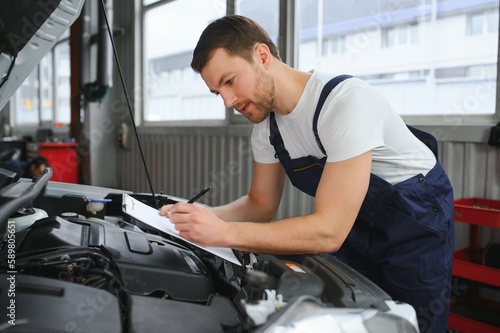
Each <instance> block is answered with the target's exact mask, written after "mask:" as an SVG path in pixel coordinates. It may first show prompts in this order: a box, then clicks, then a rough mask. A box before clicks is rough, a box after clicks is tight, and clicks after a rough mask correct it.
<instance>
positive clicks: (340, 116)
mask: <svg viewBox="0 0 500 333" xmlns="http://www.w3.org/2000/svg"><path fill="white" fill-rule="evenodd" d="M332 77H333V76H332V75H326V74H323V73H319V72H313V74H312V75H311V77H310V78H309V80H308V82H307V84H306V87H305V89H304V92H303V94H302V96H301V97H300V100H299V102H298V103H297V105H296V106H295V108H294V109H293V111H292V112H291V113H290V114H288V115H286V116H282V115H280V114H278V113H276V122H277V124H278V128H279V130H280V133H281V137H282V138H283V142H284V145H285V148H286V150H287V151H288V153H289V154H290V157H291V158H292V159H293V158H299V157H303V156H307V155H313V156H316V157H318V158H321V157H323V156H324V155H323V153H322V152H321V150H320V149H319V147H318V145H317V143H316V140H315V138H314V133H313V129H312V121H313V116H314V111H315V109H316V105H317V103H318V99H319V95H320V93H321V90H322V89H323V87H324V85H325V84H326V83H327V82H328V81H329V80H330V79H331V78H332ZM318 134H319V138H320V140H321V143H322V144H323V147H324V148H325V151H326V154H327V162H338V161H343V160H347V159H349V158H352V157H355V156H359V155H361V154H363V153H365V152H367V151H369V150H372V170H371V172H372V173H373V174H375V175H377V176H379V177H381V178H382V179H384V180H386V181H387V182H389V183H391V184H397V183H399V182H401V181H404V180H406V179H408V178H410V177H413V176H415V175H417V174H419V173H421V174H423V175H426V174H427V172H429V170H431V169H432V168H433V167H434V165H435V163H436V158H435V156H434V154H433V153H432V151H431V150H430V149H429V148H428V147H427V146H426V145H425V144H423V143H422V142H421V141H420V140H419V139H417V138H416V137H415V136H414V135H413V134H412V133H411V132H410V131H409V130H408V128H407V127H406V125H405V123H404V122H403V120H402V119H401V117H400V116H399V115H398V114H397V113H396V112H395V111H394V110H393V109H392V107H391V106H390V105H389V103H388V102H387V100H386V99H385V98H384V97H383V96H382V95H381V94H380V93H379V92H377V91H376V90H375V89H374V88H373V87H371V86H370V85H369V84H367V83H366V82H364V81H362V80H360V79H357V78H350V79H347V80H345V81H343V82H341V83H340V84H339V85H337V87H336V88H335V89H334V90H333V91H332V92H330V94H329V96H328V97H327V99H326V101H325V104H324V105H323V109H322V110H321V113H320V116H319V119H318ZM269 135H270V131H269V117H268V118H267V119H266V120H265V121H263V122H261V123H259V124H255V125H254V128H253V131H252V148H253V154H254V159H255V161H256V162H259V163H277V162H279V161H278V159H277V158H275V157H274V154H275V152H274V148H273V146H272V145H271V144H270V143H269Z"/></svg>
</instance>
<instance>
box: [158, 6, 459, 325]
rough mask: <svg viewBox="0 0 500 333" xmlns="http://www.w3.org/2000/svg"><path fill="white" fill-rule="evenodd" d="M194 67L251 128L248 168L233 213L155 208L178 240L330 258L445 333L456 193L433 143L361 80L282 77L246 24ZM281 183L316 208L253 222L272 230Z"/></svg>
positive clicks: (214, 27) (273, 52)
mask: <svg viewBox="0 0 500 333" xmlns="http://www.w3.org/2000/svg"><path fill="white" fill-rule="evenodd" d="M191 66H192V68H193V69H194V70H195V71H196V72H198V73H200V74H201V77H202V78H203V80H204V81H205V83H206V84H207V86H208V88H209V89H210V91H211V92H212V93H214V94H216V95H220V96H221V97H222V99H223V100H224V104H225V106H226V107H234V108H235V109H236V110H237V111H239V112H240V113H241V114H242V115H244V116H245V117H247V118H248V119H249V120H250V121H251V122H252V123H254V127H253V131H252V137H251V141H252V149H253V154H254V159H255V165H254V174H253V179H252V183H251V186H250V190H249V192H248V194H247V195H246V196H244V197H242V198H240V199H237V200H236V201H234V202H231V203H229V204H227V205H223V206H220V207H214V208H211V209H209V208H205V207H203V206H202V205H193V204H188V203H177V204H175V205H173V206H172V205H168V206H164V207H162V208H161V210H160V214H162V215H166V216H167V217H169V218H170V219H171V221H172V222H173V223H174V224H175V228H176V229H177V230H178V231H179V233H180V235H181V236H182V237H184V238H186V239H188V240H190V241H193V242H196V243H198V244H200V245H204V246H223V247H231V248H235V249H239V250H242V251H248V252H256V253H273V254H304V253H319V254H322V255H323V256H325V257H326V258H328V257H329V256H331V255H334V256H336V257H337V258H339V259H340V260H342V261H344V262H345V263H347V264H348V265H350V266H351V267H353V268H354V269H356V270H358V271H359V272H360V273H362V274H364V275H366V276H367V277H368V278H370V279H371V280H372V281H373V282H375V283H376V284H377V285H379V286H380V287H381V288H382V289H384V290H385V291H386V292H387V293H388V294H389V295H390V296H391V297H392V298H393V299H394V300H397V301H404V302H407V303H409V304H411V305H413V307H414V308H415V311H416V312H417V316H418V320H419V326H420V328H421V331H422V332H439V333H442V332H446V330H447V320H448V311H449V298H450V290H451V288H450V282H451V263H452V255H453V247H454V225H453V191H452V186H451V184H450V181H449V179H448V176H447V175H446V173H445V171H444V169H443V167H442V166H441V164H440V162H439V161H438V159H437V149H436V147H437V143H436V141H435V139H434V137H433V136H431V135H430V134H428V133H425V132H422V131H419V130H416V129H414V128H411V127H407V126H406V125H405V123H404V122H403V120H402V119H401V117H400V116H399V115H398V114H397V113H396V112H395V111H394V110H393V109H392V108H391V106H390V105H389V103H388V102H387V101H386V100H385V99H384V97H382V95H381V94H380V93H378V92H377V91H375V90H374V89H373V88H372V87H371V86H370V85H368V84H367V83H365V82H363V81H362V80H360V79H358V78H355V77H350V76H348V75H340V76H334V75H329V74H326V73H320V72H317V71H312V72H303V71H298V70H296V69H294V68H291V67H289V66H288V65H287V64H285V63H283V62H282V61H281V60H280V57H279V55H278V50H277V47H276V46H275V45H274V44H273V42H272V40H271V39H270V37H269V35H268V34H267V33H266V32H265V31H264V29H263V28H262V27H260V26H259V25H258V24H257V23H256V22H254V21H252V20H250V19H248V18H245V17H242V16H238V15H228V16H225V17H223V18H220V19H218V20H216V21H214V22H212V23H210V24H209V25H208V26H207V27H206V29H205V30H204V32H203V33H202V35H201V37H200V39H199V41H198V44H197V46H196V48H195V50H194V54H193V60H192V63H191ZM331 79H333V80H331ZM323 89H325V90H324V91H323ZM330 90H331V91H330ZM322 91H323V96H320V95H321V94H322ZM323 103H324V104H323ZM322 104H323V105H322ZM417 136H418V138H417ZM286 175H288V177H289V179H290V180H291V182H292V184H293V185H294V186H295V187H297V188H299V189H300V190H301V191H303V192H305V193H308V194H310V195H312V196H314V197H315V201H314V206H315V207H314V212H313V213H312V214H310V215H306V216H298V217H293V218H285V219H282V220H275V221H272V223H261V222H270V221H271V220H273V218H274V216H275V214H276V212H277V209H278V205H279V203H280V200H281V196H282V192H283V186H284V183H285V177H286ZM236 222H238V223H236Z"/></svg>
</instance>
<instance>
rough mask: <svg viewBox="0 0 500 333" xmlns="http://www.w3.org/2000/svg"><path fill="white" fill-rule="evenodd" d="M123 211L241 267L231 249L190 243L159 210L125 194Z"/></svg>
mask: <svg viewBox="0 0 500 333" xmlns="http://www.w3.org/2000/svg"><path fill="white" fill-rule="evenodd" d="M122 207H123V211H124V212H125V213H126V214H128V215H130V216H132V217H134V218H136V219H138V220H139V221H141V222H143V223H145V224H147V225H149V226H151V227H153V228H156V229H158V230H160V231H163V232H165V233H167V234H169V235H172V236H174V237H177V238H180V239H182V240H184V241H186V242H188V243H190V244H193V245H194V246H196V247H199V248H200V249H203V250H205V251H208V252H210V253H213V254H215V255H217V256H219V257H221V258H222V259H225V260H227V261H230V262H232V263H234V264H237V265H241V263H240V262H239V261H238V259H237V258H236V256H235V255H234V253H233V251H232V250H231V249H230V248H227V247H204V246H200V245H198V244H196V243H193V242H190V241H188V240H187V239H185V238H183V237H181V236H180V235H179V232H178V231H177V230H175V227H174V224H173V223H172V222H170V219H169V218H167V217H165V216H161V215H160V213H159V212H158V210H156V209H154V208H153V207H150V206H148V205H146V204H144V203H142V202H140V201H139V200H137V199H134V198H132V197H131V196H130V195H128V194H125V193H124V194H123V205H122Z"/></svg>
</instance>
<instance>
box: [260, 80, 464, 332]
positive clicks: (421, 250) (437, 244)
mask: <svg viewBox="0 0 500 333" xmlns="http://www.w3.org/2000/svg"><path fill="white" fill-rule="evenodd" d="M350 77H351V76H348V75H340V76H337V77H335V78H333V79H332V80H331V81H329V82H328V83H327V84H326V85H325V87H324V88H323V91H322V93H321V95H320V98H319V102H318V105H317V107H316V112H315V114H314V118H313V132H314V135H315V136H316V141H317V142H318V146H319V147H320V149H321V150H322V151H323V153H324V154H325V155H326V152H325V150H324V148H323V146H322V144H321V142H320V140H319V136H318V133H317V121H318V117H319V113H320V111H321V108H322V106H323V103H324V101H325V99H326V97H327V96H328V94H329V93H330V91H331V90H333V89H334V88H335V86H336V85H337V84H338V83H340V82H341V81H343V80H344V79H347V78H350ZM408 128H409V129H410V130H411V131H412V133H413V134H414V135H415V136H416V137H417V138H419V139H420V140H421V141H422V142H424V143H425V144H426V145H427V146H428V147H429V148H430V149H431V150H432V151H433V153H434V154H435V155H436V160H437V142H436V139H435V138H434V137H433V136H432V135H430V134H429V133H426V132H423V131H420V130H418V129H416V128H412V127H410V126H408ZM270 129H271V135H270V138H269V139H270V142H271V144H272V145H273V146H274V149H275V152H276V155H275V156H276V157H277V158H278V159H279V161H280V162H281V164H282V165H283V167H284V169H285V171H286V173H287V175H288V177H289V178H290V181H291V182H292V184H293V185H294V186H295V187H297V188H298V189H299V190H301V191H303V192H305V193H307V194H309V195H311V196H315V194H316V189H317V187H318V184H319V180H320V178H321V174H322V172H323V166H324V165H325V162H326V156H324V157H323V158H321V159H318V158H316V157H314V156H305V157H301V158H297V159H291V158H290V156H289V154H288V152H287V151H286V149H285V145H284V143H283V140H282V138H281V134H280V133H279V130H278V126H277V124H276V120H275V117H274V113H271V117H270ZM454 243H455V233H454V225H453V189H452V186H451V184H450V181H449V179H448V176H447V175H446V172H445V171H444V169H443V167H442V166H441V163H440V162H439V161H438V160H437V162H436V165H435V166H434V167H433V169H432V170H430V171H429V173H428V174H427V175H425V176H424V175H422V174H418V175H415V176H413V177H411V178H409V179H407V180H405V181H403V182H401V183H398V184H396V185H391V184H390V183H388V182H386V181H385V180H383V179H382V178H380V177H378V176H376V175H374V174H371V175H370V184H369V188H368V192H367V194H366V197H365V200H364V201H363V204H362V206H361V209H360V211H359V213H358V216H357V218H356V221H355V223H354V226H353V228H352V230H351V231H350V233H349V235H348V237H347V239H346V240H345V242H344V244H343V245H342V246H341V248H340V249H339V251H337V252H336V253H332V254H325V257H327V258H328V256H331V255H334V256H335V257H337V258H338V259H340V260H342V261H344V262H345V263H346V264H348V265H349V266H351V267H352V268H354V269H356V270H357V271H359V272H360V273H362V274H363V275H365V276H366V277H368V278H369V279H371V280H372V281H373V282H375V283H376V284H377V285H378V286H380V287H381V288H382V289H383V290H384V291H386V292H387V293H388V294H389V295H390V296H391V297H392V298H393V299H394V300H396V301H403V302H406V303H408V304H411V305H412V306H413V307H414V308H415V311H416V313H417V317H418V322H419V327H420V331H421V332H427V333H430V332H432V333H434V332H435V333H443V332H446V330H447V323H448V312H449V302H450V294H451V266H452V259H453V248H454Z"/></svg>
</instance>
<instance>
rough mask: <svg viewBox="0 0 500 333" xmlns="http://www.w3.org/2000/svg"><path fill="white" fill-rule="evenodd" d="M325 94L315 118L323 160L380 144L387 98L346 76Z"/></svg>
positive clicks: (342, 157) (348, 155)
mask: <svg viewBox="0 0 500 333" xmlns="http://www.w3.org/2000/svg"><path fill="white" fill-rule="evenodd" d="M350 80H352V82H346V83H349V84H345V85H342V86H339V90H338V91H334V94H333V92H332V93H331V94H330V95H329V97H328V98H327V100H326V102H325V105H324V106H323V109H322V111H321V114H320V117H319V121H318V134H319V137H320V140H321V142H322V144H323V146H324V148H325V150H326V153H327V155H328V157H327V162H338V161H343V160H347V159H349V158H353V157H356V156H359V155H361V154H363V153H365V152H367V151H369V150H372V149H374V148H376V147H380V146H383V145H384V122H385V119H386V117H387V113H388V111H389V110H391V107H390V105H389V103H388V102H387V100H386V99H385V98H384V97H383V96H382V95H381V94H380V93H378V92H377V91H376V90H375V89H373V88H372V87H370V86H369V85H368V84H366V83H364V82H363V81H361V80H358V79H355V78H353V79H350Z"/></svg>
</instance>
